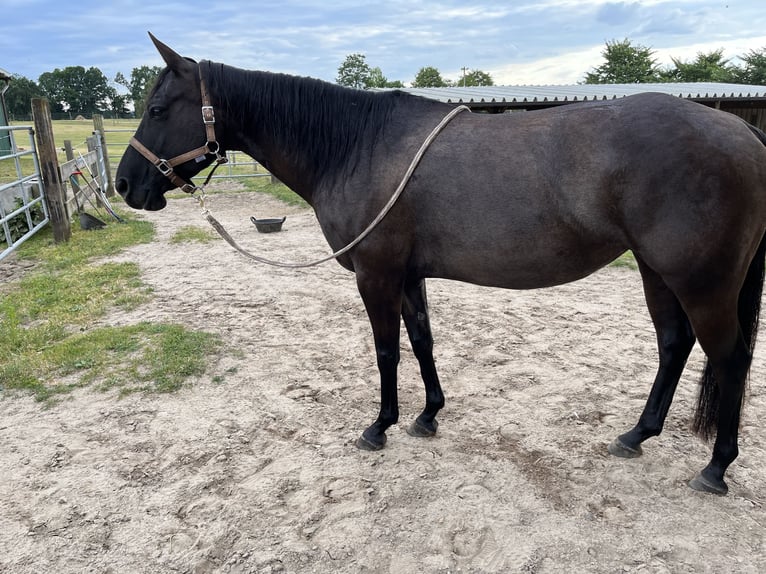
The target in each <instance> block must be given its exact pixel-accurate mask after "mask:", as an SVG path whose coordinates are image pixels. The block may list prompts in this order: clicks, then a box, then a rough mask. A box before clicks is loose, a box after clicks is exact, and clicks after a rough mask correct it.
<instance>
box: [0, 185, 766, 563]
mask: <svg viewBox="0 0 766 574" xmlns="http://www.w3.org/2000/svg"><path fill="white" fill-rule="evenodd" d="M212 211H213V213H214V214H215V215H216V216H217V217H219V218H220V220H221V221H222V222H223V224H224V225H225V226H226V227H227V228H229V229H230V231H231V232H232V234H233V235H234V236H235V237H236V238H238V239H239V240H241V243H242V244H244V245H245V246H246V247H247V248H249V249H251V250H255V251H257V252H259V253H261V254H263V255H266V256H270V257H278V258H286V259H304V260H305V259H310V258H313V257H315V256H318V255H321V254H325V253H326V252H327V249H328V248H327V246H326V243H325V242H324V240H323V238H322V236H321V233H320V231H319V228H318V225H317V222H316V219H315V217H314V215H313V212H311V211H309V210H307V209H302V208H297V207H285V205H283V204H281V203H278V202H277V201H275V200H273V199H270V198H268V197H264V196H255V197H254V196H253V195H252V194H227V195H222V196H217V197H215V199H214V201H213V203H212ZM251 215H257V216H259V217H271V216H281V215H287V221H286V223H285V226H284V230H283V231H282V232H281V233H274V234H268V235H265V234H258V233H256V231H255V229H254V228H253V226H252V224H251V223H250V221H249V218H250V216H251ZM145 217H146V218H147V219H148V220H150V221H152V222H154V223H155V224H156V226H157V232H158V238H157V240H156V241H155V242H153V243H152V244H149V245H140V246H136V247H132V248H130V249H128V250H127V251H126V252H124V253H123V254H122V255H120V256H119V257H117V258H116V260H124V261H127V260H129V261H136V262H138V263H139V264H140V266H141V268H142V270H143V277H144V280H145V282H146V283H147V284H148V285H150V286H151V288H152V289H153V290H154V294H155V297H154V299H153V300H152V301H151V303H148V304H146V305H144V306H143V307H141V308H140V309H137V310H135V311H132V312H130V313H125V314H115V315H111V316H109V317H107V318H106V319H105V320H104V323H108V324H114V325H124V324H131V323H136V322H139V321H145V320H151V321H165V322H176V323H183V324H185V325H188V326H189V327H193V328H198V329H205V330H208V331H210V332H213V333H217V334H218V335H220V337H221V338H222V340H223V341H224V351H223V353H222V354H221V355H220V357H218V358H216V359H215V360H214V361H213V363H212V364H211V366H210V368H209V371H208V372H207V373H206V374H205V376H203V377H200V378H198V379H195V380H193V381H191V382H190V384H189V385H188V386H187V387H185V388H184V389H183V390H182V391H180V392H177V393H175V394H171V395H138V394H134V395H130V396H127V397H125V398H119V397H117V396H115V395H112V394H104V393H99V392H97V391H94V390H88V389H85V390H81V391H78V392H76V393H75V394H73V395H72V396H71V397H70V398H69V399H66V400H64V401H63V402H61V403H59V404H56V405H54V406H53V407H52V408H47V409H46V408H44V407H43V406H42V405H41V404H39V403H36V402H34V400H32V399H31V398H27V397H6V398H4V399H3V400H1V401H0V457H1V460H0V474H1V475H2V480H0V571H2V572H8V573H33V572H34V573H39V572H57V573H82V572H88V573H91V572H93V573H95V572H99V573H165V572H169V573H172V572H184V573H192V574H203V573H208V572H221V573H273V572H296V573H312V572H317V573H325V572H327V573H392V574H399V573H420V572H422V573H444V574H446V573H457V572H464V573H500V572H537V573H543V572H545V573H548V572H610V573H611V572H635V573H655V572H690V573H691V572H694V573H699V572H711V573H717V572H735V573H753V574H755V573H762V572H766V543H765V542H764V539H765V537H766V509H765V508H764V503H765V502H766V475H764V468H766V424H764V420H766V416H765V415H766V395H765V394H764V388H765V386H764V385H765V381H766V335H762V339H763V340H762V343H763V344H762V346H761V349H760V350H757V351H756V356H755V361H754V368H753V376H752V382H751V385H750V391H749V396H748V399H747V404H746V408H745V414H744V418H743V421H742V425H741V439H740V453H741V454H740V456H739V458H738V459H737V460H736V462H735V463H734V465H733V466H732V467H731V469H730V471H729V473H728V482H729V487H730V493H729V495H728V496H726V497H717V496H712V495H705V494H700V493H698V492H695V491H692V490H691V489H689V488H688V487H687V485H686V483H687V481H688V480H689V479H690V478H692V477H693V476H694V474H695V473H696V472H697V471H698V470H699V469H700V468H701V467H702V466H704V465H705V464H706V462H707V460H708V457H709V454H710V446H709V445H707V444H705V443H703V442H702V441H700V440H699V439H697V438H695V437H694V436H692V435H691V433H690V432H689V430H688V428H689V421H690V417H691V414H692V409H693V405H694V401H695V395H696V378H697V373H698V372H699V370H700V367H701V365H702V361H703V357H702V354H701V352H700V351H699V349H695V351H694V353H693V356H692V358H691V359H690V362H689V365H688V368H687V371H686V372H685V374H684V376H683V379H682V381H681V384H680V385H679V389H678V392H677V394H676V399H675V401H674V404H673V407H672V409H671V412H670V416H669V418H668V421H667V424H666V428H665V432H664V433H663V434H662V435H661V437H659V438H656V439H651V440H650V441H648V442H647V443H646V444H645V448H644V456H643V457H642V458H639V459H635V460H623V459H617V458H613V457H611V456H609V455H608V454H607V451H606V446H607V444H608V443H609V442H610V441H611V440H612V438H613V437H614V436H615V435H617V434H619V433H621V432H623V431H625V430H627V429H628V428H629V427H630V426H632V424H633V423H635V421H636V419H637V417H638V415H639V413H640V411H641V408H642V407H643V404H644V400H645V398H646V395H647V393H648V391H649V387H650V383H651V381H652V379H653V375H654V370H655V367H656V351H655V342H654V334H653V330H652V327H651V324H650V321H649V318H648V315H647V312H646V309H645V306H644V303H643V296H642V290H641V284H640V278H639V276H638V273H637V272H636V271H632V270H629V269H622V268H607V269H605V270H602V271H600V272H598V273H596V274H595V275H593V276H591V277H589V278H587V279H585V280H583V281H580V282H578V283H574V284H570V285H565V286H562V287H557V288H551V289H545V290H539V291H528V292H511V291H503V290H496V289H487V288H479V287H475V286H470V285H465V284H458V283H450V282H446V281H431V282H430V283H429V298H430V304H431V314H432V323H433V328H434V333H435V337H436V355H437V365H438V368H439V369H440V373H441V378H442V382H443V385H444V388H445V391H446V394H447V406H446V408H445V409H444V411H443V412H442V414H441V416H440V417H439V420H440V423H441V426H440V427H439V432H438V435H437V436H436V437H434V438H431V439H417V438H413V437H410V436H409V435H407V434H406V432H405V428H406V426H407V425H408V424H409V422H410V421H411V420H412V419H413V418H414V417H415V416H416V415H417V413H418V412H419V410H420V408H421V406H422V403H423V400H424V399H423V390H422V384H421V382H420V379H419V374H418V368H417V364H416V362H415V360H414V358H413V357H412V354H411V352H410V350H409V345H408V343H407V342H406V337H404V338H403V341H402V363H401V370H400V403H401V411H402V420H401V421H400V422H399V424H397V425H396V426H394V427H393V428H391V429H390V431H389V432H388V439H389V440H388V445H387V446H386V448H385V449H384V450H382V451H380V452H376V453H369V452H361V451H359V450H357V449H356V448H355V447H354V441H355V439H356V438H357V436H358V435H359V433H360V432H361V431H362V430H363V428H364V427H365V426H366V425H367V424H369V423H370V422H371V421H372V420H373V419H374V418H375V416H376V413H377V405H378V380H377V371H376V368H375V360H374V349H373V345H372V341H371V335H370V328H369V326H368V322H367V319H366V316H365V312H364V309H363V307H362V303H361V301H360V299H359V297H358V295H357V292H356V286H355V282H354V276H353V275H352V274H351V273H348V272H346V271H344V270H343V269H342V268H340V267H339V266H338V265H337V264H335V263H328V264H325V265H323V266H320V267H318V268H313V269H310V270H305V271H291V270H285V269H277V268H271V267H265V266H262V265H257V264H254V263H251V262H249V261H248V260H246V259H245V258H244V257H242V256H241V255H239V254H238V253H236V252H235V251H233V250H232V249H231V248H230V247H229V246H228V245H226V244H225V243H224V242H223V241H220V240H216V241H213V242H211V243H208V244H200V243H183V244H171V243H170V242H169V239H170V238H171V236H172V235H173V234H174V232H175V231H176V230H177V229H178V228H179V227H181V226H187V225H199V226H200V227H204V226H205V225H206V224H205V222H204V221H203V220H202V219H201V218H200V216H199V213H198V210H197V207H196V205H195V204H194V202H192V201H190V200H188V199H187V200H173V201H171V202H170V205H169V207H168V208H167V209H166V210H164V211H162V212H158V213H147V214H145ZM477 256H479V257H480V256H481V254H477ZM205 352H206V350H205V349H200V353H205Z"/></svg>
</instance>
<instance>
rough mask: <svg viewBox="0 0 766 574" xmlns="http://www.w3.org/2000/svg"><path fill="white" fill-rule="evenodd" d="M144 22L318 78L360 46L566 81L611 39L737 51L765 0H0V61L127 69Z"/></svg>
mask: <svg viewBox="0 0 766 574" xmlns="http://www.w3.org/2000/svg"><path fill="white" fill-rule="evenodd" d="M147 31H151V32H152V33H154V34H155V36H157V37H158V38H159V39H160V40H162V41H163V42H165V43H166V44H168V45H169V46H170V47H171V48H173V49H174V50H176V51H177V52H178V53H180V54H182V55H184V56H188V57H191V58H194V59H195V60H203V59H206V60H213V61H216V62H223V63H225V64H230V65H234V66H238V67H241V68H248V69H258V70H268V71H272V72H284V73H288V74H296V75H301V76H311V77H314V78H320V79H323V80H328V81H335V78H336V76H337V72H338V67H339V66H340V65H341V64H342V63H343V61H344V60H345V58H346V56H348V55H349V54H353V53H362V54H364V55H365V58H366V62H367V63H368V64H369V65H370V66H372V67H379V68H380V69H381V70H382V72H383V74H384V75H385V77H386V78H388V79H389V80H400V81H402V82H404V83H405V85H409V84H410V82H412V81H413V80H414V78H415V75H416V74H417V72H418V71H419V70H420V69H421V68H422V67H424V66H433V67H435V68H437V69H438V70H439V71H440V72H441V75H442V76H443V77H444V78H449V79H453V80H455V79H459V77H460V76H461V75H462V72H461V70H462V69H463V68H467V69H468V70H482V71H484V72H488V73H489V74H490V75H491V76H492V78H493V79H494V81H495V84H497V85H521V84H525V85H542V84H574V83H577V82H581V81H582V80H583V78H584V76H585V74H586V73H587V72H588V71H591V70H593V68H595V67H596V66H598V65H600V64H601V63H602V62H603V57H602V52H603V50H604V47H605V43H606V42H607V41H612V40H618V41H620V40H623V39H625V38H628V39H630V40H631V42H632V43H633V45H642V46H646V47H649V48H651V49H652V50H654V57H655V58H656V60H657V62H658V63H659V64H661V65H670V64H671V57H675V58H676V59H680V60H682V61H689V60H692V59H693V58H694V57H695V55H696V54H697V53H699V52H709V51H712V50H716V49H719V48H722V49H723V50H724V55H725V57H726V58H729V59H731V60H732V62H734V63H738V62H739V60H738V59H737V57H738V56H740V55H742V54H746V53H747V52H749V51H750V50H754V49H761V48H764V47H766V2H764V0H741V1H738V0H729V1H712V0H693V1H691V0H646V1H634V2H613V1H605V0H521V1H517V2H510V1H506V2H468V1H436V0H422V1H418V0H405V1H390V2H367V1H364V0H324V1H319V2H312V1H308V0H279V1H274V2H270V1H255V2H244V1H236V0H210V1H207V2H200V1H197V0H184V1H175V0H170V1H166V2H163V1H159V2H152V1H146V0H142V1H140V2H134V1H128V0H99V1H93V0H78V1H77V2H74V3H67V2H62V1H61V0H59V1H57V2H51V1H50V0H2V1H1V2H0V68H2V69H3V70H5V71H7V72H10V73H11V74H20V75H22V76H25V77H27V78H29V79H31V80H35V81H36V80H37V78H38V77H39V76H40V74H42V73H44V72H50V71H53V70H54V69H55V68H65V67H67V66H83V67H85V68H89V67H91V66H95V67H97V68H99V69H100V70H101V71H102V72H103V73H104V74H105V75H106V77H107V78H109V79H110V80H112V79H113V78H114V77H115V75H116V74H117V72H122V74H123V75H124V76H126V77H128V78H129V77H130V73H131V71H132V69H133V68H136V67H139V66H143V65H148V66H160V65H162V60H161V59H160V57H159V55H158V54H157V51H156V50H155V49H154V46H153V45H152V43H151V42H150V40H149V37H148V35H147Z"/></svg>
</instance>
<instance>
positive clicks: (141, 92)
mask: <svg viewBox="0 0 766 574" xmlns="http://www.w3.org/2000/svg"><path fill="white" fill-rule="evenodd" d="M161 71H162V68H161V67H159V66H140V67H138V68H133V70H132V71H131V72H130V80H127V79H126V78H125V76H124V75H123V74H122V73H121V72H118V73H117V75H116V76H115V77H114V81H115V82H116V83H118V84H120V85H121V86H125V87H126V88H127V89H128V92H130V101H132V102H133V108H134V110H135V112H136V116H137V117H140V116H141V115H143V113H144V105H145V103H146V98H147V97H148V96H149V92H150V91H151V90H152V88H153V87H154V83H155V82H156V81H157V77H158V76H159V75H160V72H161Z"/></svg>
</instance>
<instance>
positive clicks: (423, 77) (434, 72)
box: [412, 66, 449, 88]
mask: <svg viewBox="0 0 766 574" xmlns="http://www.w3.org/2000/svg"><path fill="white" fill-rule="evenodd" d="M448 85H449V83H448V82H447V81H446V80H445V79H444V78H442V75H441V73H440V72H439V70H438V69H436V68H434V67H433V66H425V67H423V68H420V71H418V73H417V75H416V76H415V81H414V82H412V87H413V88H445V87H447V86H448Z"/></svg>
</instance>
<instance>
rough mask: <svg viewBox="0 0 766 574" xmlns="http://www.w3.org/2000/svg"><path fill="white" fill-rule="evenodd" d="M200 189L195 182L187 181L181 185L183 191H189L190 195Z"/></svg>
mask: <svg viewBox="0 0 766 574" xmlns="http://www.w3.org/2000/svg"><path fill="white" fill-rule="evenodd" d="M199 189H200V188H199V187H197V186H196V185H194V184H193V183H185V184H183V185H182V186H181V191H183V192H184V193H188V194H189V195H194V194H195V193H196V192H197V190H199Z"/></svg>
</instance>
